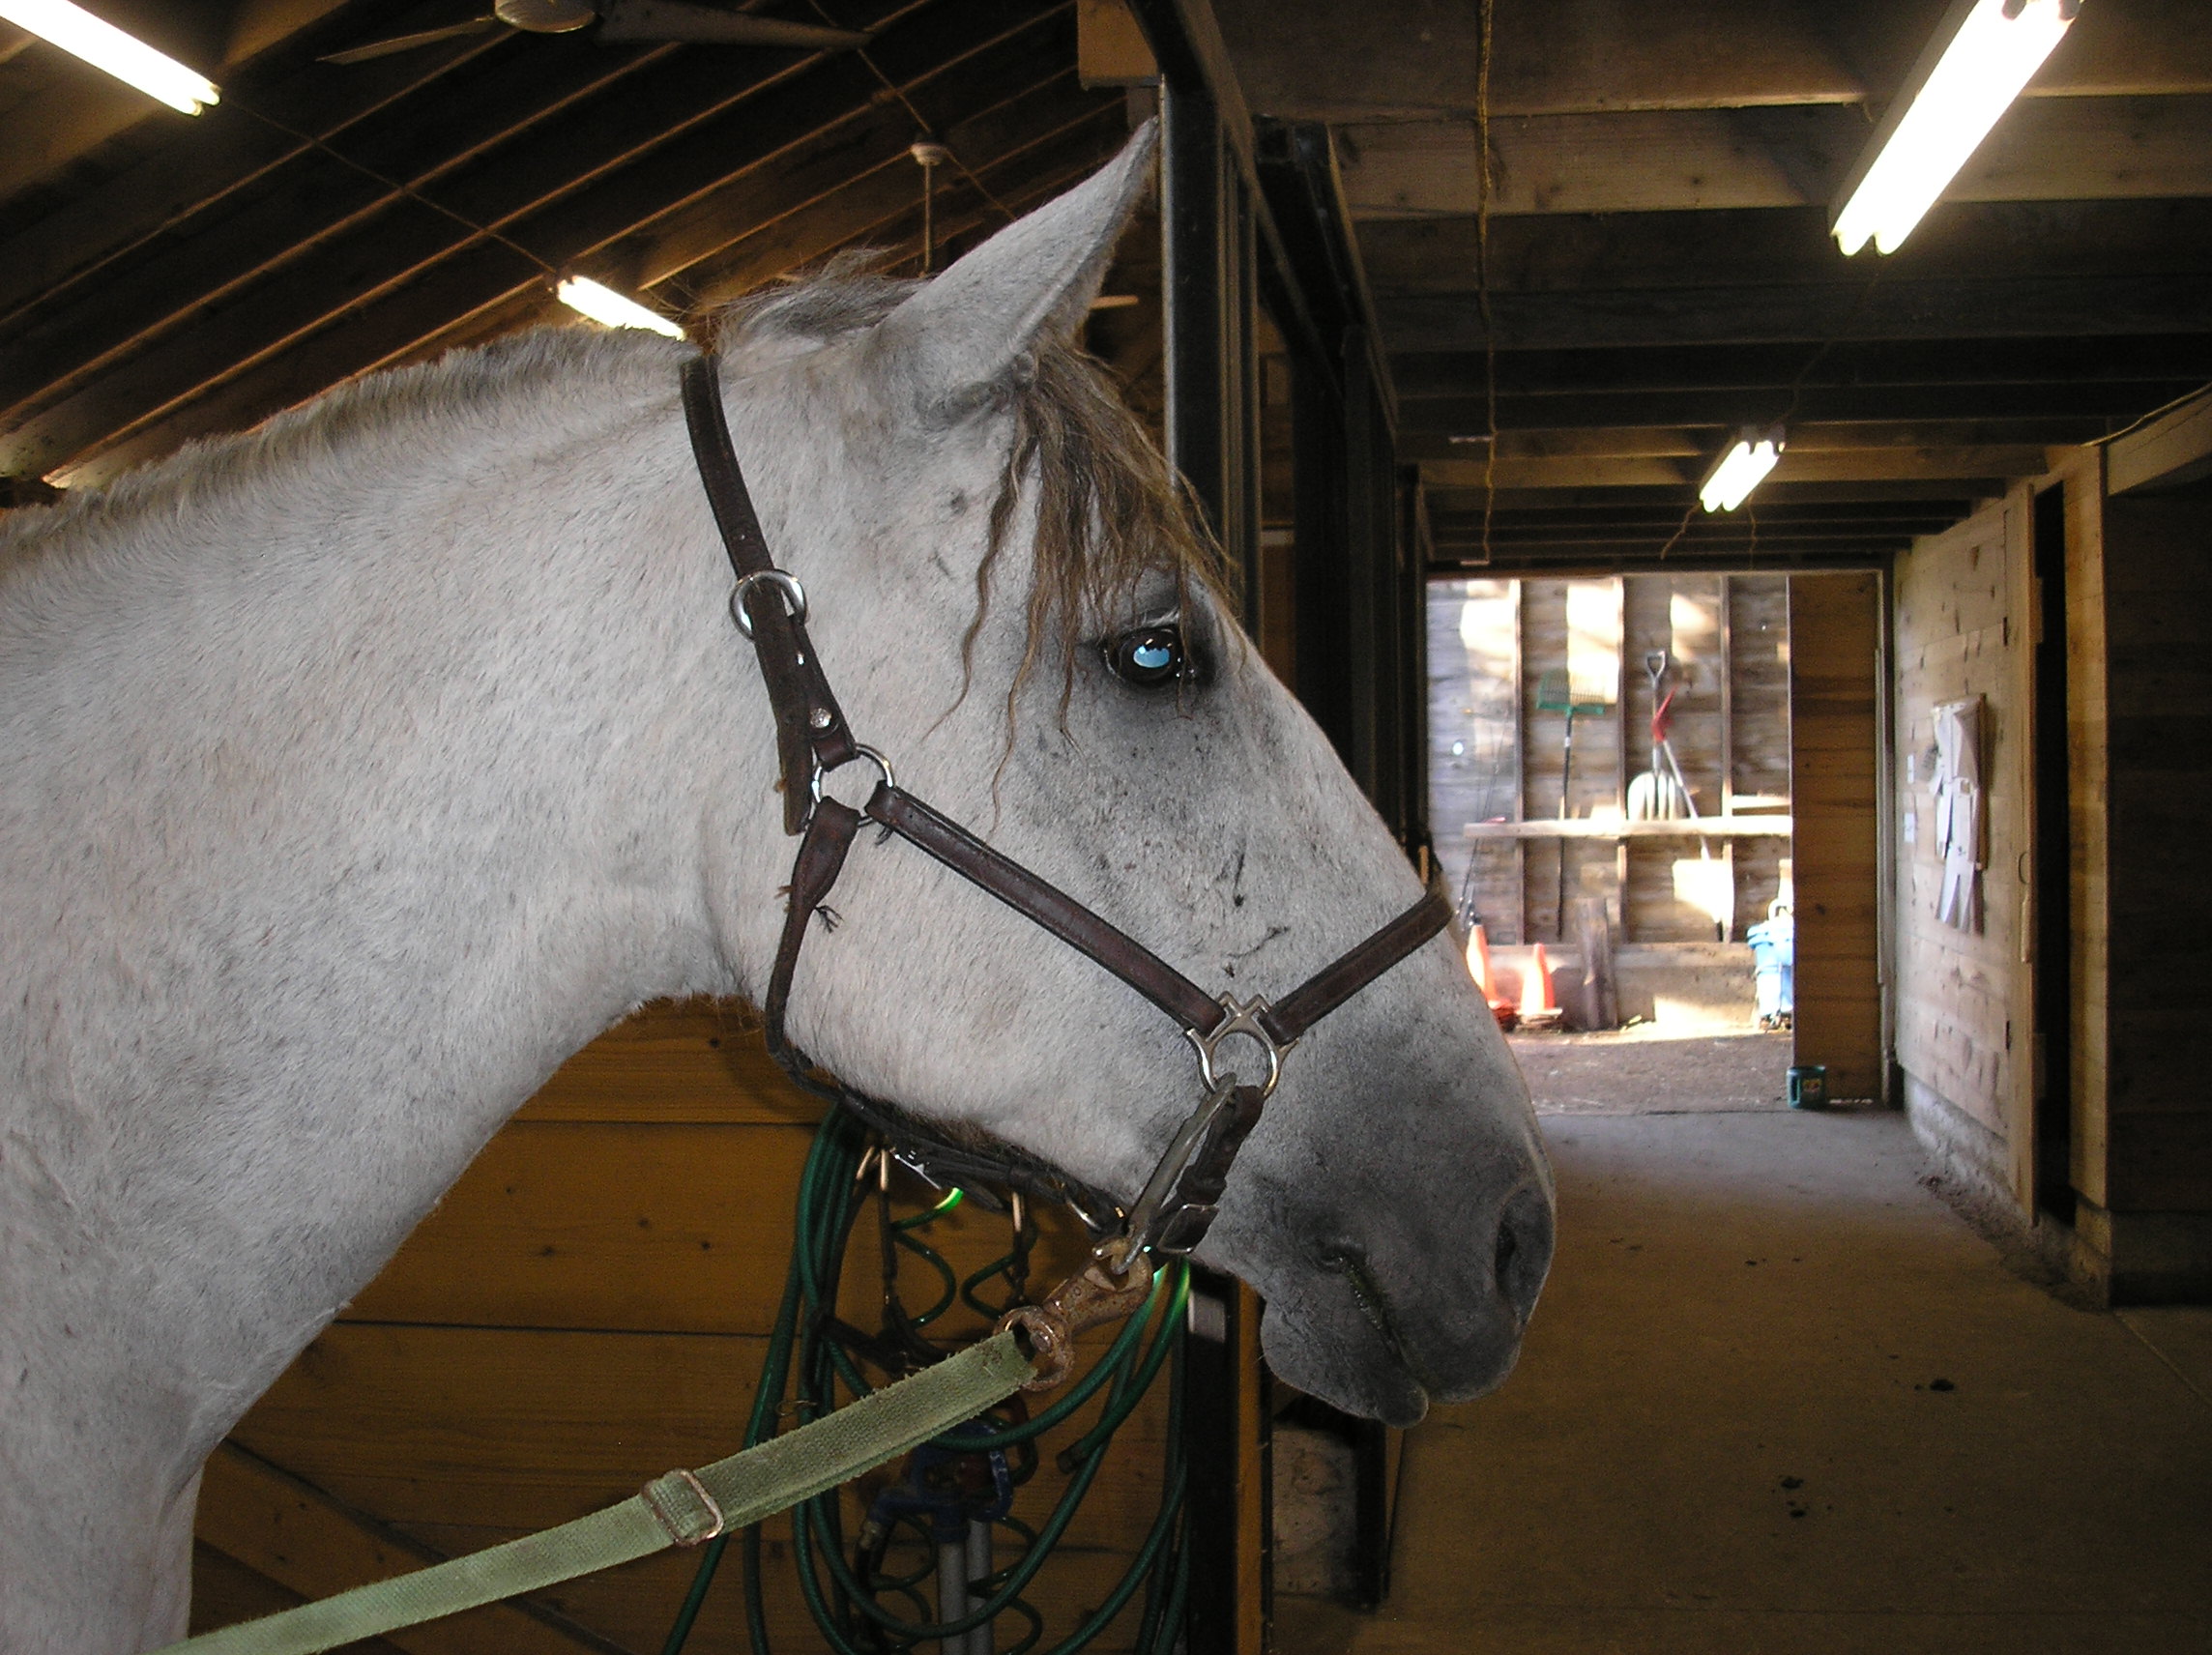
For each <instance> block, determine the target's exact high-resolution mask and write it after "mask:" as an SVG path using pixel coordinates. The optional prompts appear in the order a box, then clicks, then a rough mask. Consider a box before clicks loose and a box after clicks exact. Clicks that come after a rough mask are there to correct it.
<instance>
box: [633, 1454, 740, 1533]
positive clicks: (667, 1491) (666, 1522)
mask: <svg viewBox="0 0 2212 1655" xmlns="http://www.w3.org/2000/svg"><path fill="white" fill-rule="evenodd" d="M638 1495H639V1497H641V1498H642V1499H643V1500H644V1501H645V1509H646V1510H648V1511H650V1512H651V1513H653V1520H654V1521H655V1523H657V1524H660V1526H661V1527H662V1528H664V1529H666V1530H667V1531H668V1538H669V1539H670V1540H672V1541H674V1542H675V1543H676V1544H677V1545H679V1546H704V1545H705V1544H706V1543H707V1542H708V1541H710V1540H713V1538H715V1537H716V1536H717V1535H719V1534H720V1533H721V1532H722V1530H723V1529H724V1528H726V1527H728V1526H729V1524H728V1522H727V1520H726V1519H724V1517H723V1516H722V1508H721V1507H720V1506H719V1505H717V1504H715V1503H714V1496H713V1495H711V1494H709V1493H708V1492H707V1485H706V1484H705V1483H702V1482H701V1481H700V1480H699V1479H698V1478H697V1477H696V1476H694V1475H692V1473H690V1472H689V1471H682V1470H679V1471H669V1472H666V1473H665V1474H663V1475H661V1476H657V1477H655V1478H654V1479H653V1481H652V1482H650V1483H648V1484H646V1485H645V1487H644V1488H642V1489H640V1490H639V1491H638Z"/></svg>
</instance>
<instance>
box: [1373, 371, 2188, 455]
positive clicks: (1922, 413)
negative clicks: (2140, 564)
mask: <svg viewBox="0 0 2212 1655" xmlns="http://www.w3.org/2000/svg"><path fill="white" fill-rule="evenodd" d="M2204 383H2205V382H2204V379H2203V378H2202V377H2201V376H2192V377H2186V378H2179V379H2173V380H2167V381H2160V380H2141V381H2135V382H2130V383H2124V384H2118V385H2105V384H2098V383H2095V382H2090V383H2086V384H2073V383H2067V382H2063V381H2060V382H2053V383H2047V384H2041V385H1977V384H1973V383H1969V382H1961V383H1957V384H1951V385H1907V386H1874V387H1860V386H1807V387H1805V388H1803V389H1802V390H1799V391H1796V392H1790V391H1789V390H1787V389H1783V390H1780V391H1753V392H1738V391H1625V392H1568V393H1563V394H1560V395H1557V396H1511V395H1509V396H1500V397H1499V398H1498V402H1497V414H1498V422H1499V426H1500V427H1501V428H1503V429H1506V430H1513V429H1517V428H1523V427H1538V426H1559V425H1662V424H1665V425H1674V424H1680V425H1707V426H1714V427H1719V428H1722V429H1726V428H1729V427H1732V426H1735V425H1744V424H1765V423H1768V422H1770V421H1783V422H1785V423H1789V422H1790V421H1795V420H1800V419H1801V420H1806V421H1854V420H1880V421H1888V420H1915V421H1942V420H1983V419H1997V418H2002V417H2005V416H2007V415H2012V416H2029V417H2034V416H2042V417H2046V418H2050V419H2054V420H2075V421H2082V422H2083V424H2084V425H2085V426H2086V427H2087V432H2088V435H2089V436H2101V435H2103V434H2104V433H2105V431H2106V430H2109V429H2117V428H2118V427H2119V426H2121V425H2124V424H2126V423H2128V422H2129V421H2132V420H2136V419H2139V418H2140V417H2141V416H2142V415H2144V414H2146V413H2148V412H2149V411H2150V410H2151V409H2153V408H2157V407H2160V406H2162V405H2163V404H2165V403H2168V402H2170V401H2172V400H2173V399H2174V398H2175V397H2177V396H2185V395H2187V394H2188V393H2189V392H2192V391H2195V390H2197V388H2198V387H2200V386H2202V385H2203V384H2204ZM1488 413H1489V410H1488V408H1487V406H1486V404H1485V402H1484V399H1483V398H1482V397H1480V396H1408V397H1401V398H1400V400H1399V423H1400V426H1401V428H1402V429H1405V430H1409V431H1442V432H1445V433H1461V434H1464V433H1471V432H1479V431H1481V430H1483V429H1484V421H1485V420H1486V418H1487V416H1488ZM2108 422H2109V423H2108ZM2083 440H2086V439H2083Z"/></svg>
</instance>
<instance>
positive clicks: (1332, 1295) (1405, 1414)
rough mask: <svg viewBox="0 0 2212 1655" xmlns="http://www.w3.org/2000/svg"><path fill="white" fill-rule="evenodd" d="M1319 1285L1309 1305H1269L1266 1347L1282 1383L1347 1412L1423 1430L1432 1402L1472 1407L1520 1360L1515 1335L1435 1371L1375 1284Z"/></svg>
mask: <svg viewBox="0 0 2212 1655" xmlns="http://www.w3.org/2000/svg"><path fill="white" fill-rule="evenodd" d="M1315 1285H1316V1287H1317V1288H1318V1289H1319V1290H1320V1291H1319V1292H1317V1293H1316V1294H1315V1296H1314V1297H1312V1298H1307V1299H1304V1300H1303V1302H1297V1303H1293V1302H1288V1301H1285V1300H1279V1299H1269V1300H1268V1301H1267V1307H1266V1319H1265V1320H1264V1321H1263V1322H1262V1323H1261V1330H1260V1345H1261V1349H1262V1350H1264V1351H1265V1352H1266V1358H1267V1366H1268V1368H1269V1369H1270V1370H1271V1371H1272V1372H1273V1373H1274V1374H1275V1376H1276V1377H1277V1378H1278V1379H1283V1380H1284V1381H1285V1382H1287V1383H1289V1384H1292V1385H1295V1387H1297V1388H1298V1389H1299V1390H1301V1391H1304V1392H1306V1393H1307V1394H1308V1395H1309V1396H1315V1397H1319V1398H1320V1399H1321V1400H1322V1401H1323V1402H1325V1403H1328V1404H1330V1405H1331V1406H1333V1407H1336V1408H1342V1409H1344V1411H1345V1412H1347V1413H1353V1414H1358V1415H1360V1416H1362V1417H1364V1418H1368V1419H1379V1420H1381V1421H1382V1422H1383V1424H1385V1425H1395V1426H1399V1427H1406V1426H1412V1425H1418V1424H1419V1423H1420V1422H1421V1419H1422V1417H1423V1416H1424V1415H1425V1414H1426V1413H1427V1412H1428V1410H1429V1405H1430V1404H1431V1403H1433V1402H1439V1403H1454V1402H1471V1401H1472V1400H1473V1399H1474V1398H1476V1397H1479V1396H1484V1395H1487V1394H1488V1393H1489V1392H1491V1391H1494V1390H1496V1389H1497V1388H1498V1387H1499V1385H1501V1384H1503V1383H1504V1382H1505V1377H1506V1376H1507V1375H1508V1374H1510V1373H1511V1372H1512V1371H1513V1366H1514V1363H1515V1362H1516V1361H1517V1360H1518V1359H1519V1357H1520V1353H1521V1342H1520V1339H1519V1337H1518V1334H1517V1333H1516V1335H1515V1336H1513V1337H1510V1338H1507V1339H1505V1340H1503V1341H1502V1342H1493V1341H1487V1340H1484V1341H1476V1342H1474V1344H1473V1348H1470V1347H1469V1346H1467V1345H1462V1346H1461V1347H1460V1349H1458V1350H1456V1351H1454V1352H1453V1355H1452V1358H1451V1360H1450V1361H1449V1364H1448V1365H1449V1368H1450V1370H1451V1371H1450V1372H1448V1373H1442V1372H1438V1371H1435V1369H1434V1367H1433V1365H1432V1364H1431V1363H1430V1362H1428V1361H1426V1360H1424V1359H1423V1352H1422V1351H1421V1350H1419V1349H1417V1348H1415V1347H1413V1346H1412V1345H1410V1344H1409V1342H1408V1341H1407V1340H1406V1338H1405V1337H1404V1336H1403V1335H1402V1334H1401V1333H1400V1331H1399V1330H1398V1328H1397V1327H1396V1325H1395V1319H1394V1318H1393V1316H1392V1315H1391V1312H1390V1307H1389V1305H1388V1303H1387V1301H1386V1300H1385V1299H1383V1296H1382V1295H1381V1294H1380V1293H1378V1292H1375V1291H1374V1290H1373V1286H1372V1284H1364V1286H1363V1284H1361V1283H1360V1282H1357V1281H1355V1280H1353V1279H1352V1276H1351V1275H1350V1274H1340V1273H1335V1272H1331V1273H1330V1274H1327V1275H1324V1277H1323V1278H1322V1279H1321V1281H1320V1282H1319V1283H1317V1284H1315ZM1301 1297H1302V1295H1301ZM1455 1343H1456V1342H1455Z"/></svg>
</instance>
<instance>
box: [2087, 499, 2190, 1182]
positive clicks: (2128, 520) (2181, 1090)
mask: <svg viewBox="0 0 2212 1655" xmlns="http://www.w3.org/2000/svg"><path fill="white" fill-rule="evenodd" d="M2104 551H2105V560H2104V572H2105V640H2106V650H2107V653H2106V670H2107V674H2108V677H2107V688H2108V693H2109V696H2110V702H2109V708H2108V722H2107V730H2108V753H2109V763H2110V770H2109V773H2108V777H2107V788H2108V792H2107V798H2108V800H2109V804H2108V808H2109V810H2110V835H2111V839H2110V867H2109V874H2110V886H2109V887H2108V895H2107V919H2108V923H2109V925H2110V934H2109V935H2110V953H2109V957H2108V965H2107V969H2108V971H2109V973H2110V982H2109V994H2108V1001H2107V1018H2108V1030H2109V1037H2110V1055H2109V1064H2110V1066H2109V1069H2108V1072H2107V1083H2106V1100H2107V1105H2108V1110H2109V1115H2108V1118H2107V1122H2106V1127H2107V1132H2108V1140H2107V1143H2106V1146H2105V1154H2106V1159H2107V1164H2106V1172H2105V1187H2104V1192H2103V1198H2102V1202H2101V1205H2104V1206H2106V1207H2108V1208H2110V1210H2112V1211H2114V1212H2148V1211H2159V1212H2196V1213H2212V1097H2208V1096H2207V1094H2206V1091H2205V1087H2204V1076H2205V1075H2206V1073H2207V1072H2212V1034H2208V1033H2207V1031H2206V1024H2205V1016H2204V1007H2205V1004H2206V1002H2207V1000H2208V999H2212V885H2208V884H2207V882H2206V881H2205V879H2204V877H2203V874H2202V870H2201V868H2200V867H2199V866H2198V865H2197V860H2196V858H2195V857H2192V856H2191V855H2190V854H2189V853H2190V850H2191V849H2194V848H2196V847H2197V846H2200V845H2201V843H2202V837H2201V836H2202V834H2203V831H2204V824H2205V823H2206V822H2207V821H2212V760H2208V757H2207V755H2212V585H2208V584H2207V582H2206V580H2205V578H2204V574H2205V568H2206V566H2207V562H2208V554H2212V527H2208V526H2207V523H2206V518H2205V512H2204V505H2203V502H2202V501H2200V500H2195V499H2187V498H2178V499H2161V498H2158V497H2156V496H2140V495H2121V496H2115V497H2114V498H2113V499H2111V500H2110V501H2109V502H2108V503H2107V505H2106V508H2105V526H2104Z"/></svg>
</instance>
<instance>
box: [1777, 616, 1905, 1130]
mask: <svg viewBox="0 0 2212 1655" xmlns="http://www.w3.org/2000/svg"><path fill="white" fill-rule="evenodd" d="M1880 597H1881V579H1880V577H1879V576H1878V575H1876V574H1869V573H1852V574H1819V575H1800V576H1797V577H1795V578H1793V579H1792V580H1791V581H1790V797H1791V814H1792V815H1793V817H1794V818H1795V823H1796V836H1795V840H1794V845H1795V870H1794V871H1795V879H1796V897H1797V902H1796V919H1797V963H1796V989H1797V1014H1796V1035H1795V1040H1796V1048H1795V1049H1796V1060H1797V1061H1798V1062H1800V1063H1824V1064H1826V1065H1827V1069H1828V1090H1829V1093H1830V1095H1831V1096H1835V1097H1846V1098H1848V1097H1879V1096H1881V1095H1882V1093H1883V1085H1882V1080H1883V1075H1882V1068H1883V1061H1882V1027H1881V1025H1882V1019H1881V981H1880V947H1879V935H1878V926H1877V914H1876V907H1877V902H1878V900H1879V893H1878V890H1877V850H1876V833H1877V823H1876V819H1875V799H1876V777H1875V767H1876V763H1877V747H1878V733H1879V727H1880V707H1881V694H1880V684H1879V681H1878V678H1877V674H1878V673H1879V671H1880V665H1881V626H1880V609H1879V604H1880Z"/></svg>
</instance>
